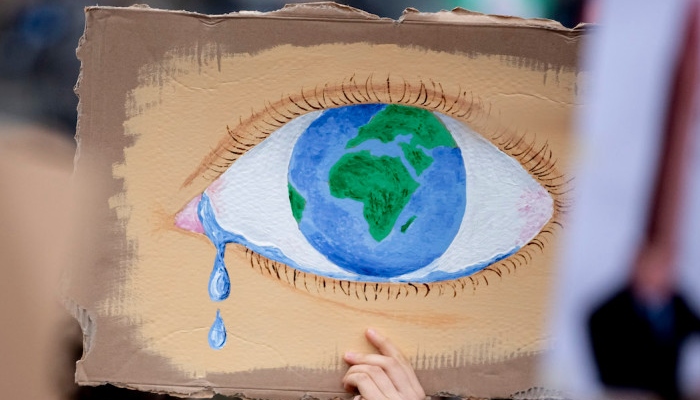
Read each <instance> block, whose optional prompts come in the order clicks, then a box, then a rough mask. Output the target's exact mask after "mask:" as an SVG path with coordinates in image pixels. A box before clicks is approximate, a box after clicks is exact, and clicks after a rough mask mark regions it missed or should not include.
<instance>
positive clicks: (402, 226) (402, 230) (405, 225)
mask: <svg viewBox="0 0 700 400" xmlns="http://www.w3.org/2000/svg"><path fill="white" fill-rule="evenodd" d="M415 220H416V216H415V215H414V216H412V217H411V218H409V219H408V221H406V223H405V224H403V225H401V233H406V229H408V227H409V226H411V224H412V223H413V221H415Z"/></svg>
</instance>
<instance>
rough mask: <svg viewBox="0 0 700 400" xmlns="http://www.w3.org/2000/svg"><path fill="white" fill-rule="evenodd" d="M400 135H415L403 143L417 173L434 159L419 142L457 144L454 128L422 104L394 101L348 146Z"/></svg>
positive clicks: (426, 145)
mask: <svg viewBox="0 0 700 400" xmlns="http://www.w3.org/2000/svg"><path fill="white" fill-rule="evenodd" d="M398 135H411V141H410V142H409V143H408V144H405V143H402V144H401V147H402V149H403V152H404V154H405V155H406V159H407V160H408V162H409V163H410V164H411V166H412V167H413V168H414V169H415V170H416V174H417V175H420V174H421V173H422V172H423V171H424V170H425V169H426V168H427V167H429V166H430V164H431V163H432V162H433V158H432V157H430V156H428V155H427V154H425V153H424V152H423V151H422V150H420V149H419V148H418V146H421V147H423V148H425V149H434V148H436V147H438V146H445V147H457V143H455V141H454V139H453V138H452V134H450V131H448V130H447V128H446V127H445V125H444V124H443V123H442V121H440V120H439V119H438V118H437V117H436V116H435V115H434V114H433V113H432V112H430V111H428V110H424V109H422V108H416V107H409V106H402V105H398V104H390V105H388V106H386V108H384V109H383V110H382V111H380V112H378V113H377V114H376V115H374V117H372V119H371V120H370V121H369V122H368V123H367V124H365V125H364V126H362V127H360V129H358V131H357V136H356V137H354V138H352V139H350V140H349V141H348V143H347V146H345V148H348V149H351V148H353V147H357V146H358V145H360V144H361V143H363V142H365V141H367V140H372V139H378V140H380V141H382V143H389V142H393V141H394V140H395V139H396V136H398Z"/></svg>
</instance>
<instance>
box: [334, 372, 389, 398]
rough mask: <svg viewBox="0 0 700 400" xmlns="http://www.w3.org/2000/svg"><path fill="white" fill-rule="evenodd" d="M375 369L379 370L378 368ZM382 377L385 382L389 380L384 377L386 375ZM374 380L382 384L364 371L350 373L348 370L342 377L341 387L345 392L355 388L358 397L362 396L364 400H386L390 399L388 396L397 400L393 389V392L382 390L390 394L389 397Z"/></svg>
mask: <svg viewBox="0 0 700 400" xmlns="http://www.w3.org/2000/svg"><path fill="white" fill-rule="evenodd" d="M374 368H377V367H374ZM377 369H378V370H380V369H379V368H377ZM375 372H376V371H375ZM384 377H385V378H386V381H388V380H389V378H388V377H386V374H384ZM375 378H377V380H379V381H380V382H382V380H381V379H379V378H378V377H376V376H372V375H370V373H368V372H366V371H360V372H356V371H352V372H351V371H350V370H348V373H346V374H345V377H343V385H344V386H345V389H346V390H348V389H349V388H353V387H354V388H357V390H358V391H359V392H360V395H362V398H363V399H365V400H386V399H388V398H390V397H389V396H391V398H394V399H396V398H398V393H397V392H396V389H395V388H394V390H393V391H391V390H389V389H388V388H386V387H385V388H384V389H385V390H387V391H388V392H389V393H391V395H387V394H385V393H384V391H382V389H380V387H379V385H378V383H377V381H376V380H375ZM389 383H391V382H389Z"/></svg>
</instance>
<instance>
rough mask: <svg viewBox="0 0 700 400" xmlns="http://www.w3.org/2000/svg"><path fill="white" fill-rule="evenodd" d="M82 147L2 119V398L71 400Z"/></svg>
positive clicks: (0, 265) (0, 282) (0, 164)
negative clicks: (73, 239)
mask: <svg viewBox="0 0 700 400" xmlns="http://www.w3.org/2000/svg"><path fill="white" fill-rule="evenodd" d="M73 152H74V147H73V144H72V143H71V142H70V140H68V139H67V138H65V137H64V136H61V135H58V134H56V133H55V132H52V131H50V130H47V129H45V128H42V127H39V126H35V125H28V124H19V123H9V122H7V121H0V226H1V227H2V229H0V274H1V275H2V277H1V278H0V318H2V321H3V322H2V328H1V329H0V359H1V360H2V361H3V364H4V367H3V370H2V373H1V374H0V392H1V393H2V394H3V396H6V397H7V398H30V399H47V400H51V399H56V400H58V399H66V398H68V397H66V396H68V395H69V393H70V392H71V391H72V388H71V386H72V385H71V381H72V368H66V364H65V360H68V359H69V358H70V357H71V356H70V354H69V350H68V347H67V346H65V344H66V343H67V341H68V340H69V339H68V338H69V336H70V332H71V331H70V330H67V329H66V327H67V326H70V317H69V316H68V314H67V313H66V312H65V310H64V309H63V307H62V305H61V303H60V301H59V299H58V282H59V281H60V277H61V269H62V268H63V266H64V265H65V264H64V262H65V261H66V256H67V250H68V248H69V238H70V228H69V227H70V226H71V223H72V221H73V219H72V217H71V212H70V210H71V203H72V196H71V193H70V176H71V173H72V170H73V167H72V160H73Z"/></svg>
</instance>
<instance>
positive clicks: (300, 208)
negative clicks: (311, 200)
mask: <svg viewBox="0 0 700 400" xmlns="http://www.w3.org/2000/svg"><path fill="white" fill-rule="evenodd" d="M287 188H288V189H289V204H291V206H292V215H293V216H294V219H295V220H297V224H298V223H299V222H301V217H302V215H303V214H304V208H306V199H304V197H303V196H302V195H301V194H300V193H299V192H297V190H296V189H294V186H292V185H291V184H287Z"/></svg>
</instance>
